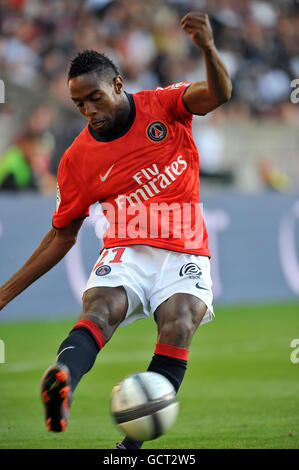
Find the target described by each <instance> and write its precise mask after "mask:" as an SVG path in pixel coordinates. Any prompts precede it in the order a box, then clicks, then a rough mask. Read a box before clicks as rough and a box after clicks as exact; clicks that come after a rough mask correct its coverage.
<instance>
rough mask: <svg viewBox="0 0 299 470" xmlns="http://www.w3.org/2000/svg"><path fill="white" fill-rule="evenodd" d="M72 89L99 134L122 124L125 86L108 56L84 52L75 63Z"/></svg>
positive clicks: (70, 71) (72, 64) (77, 57)
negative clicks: (120, 120) (120, 118)
mask: <svg viewBox="0 0 299 470" xmlns="http://www.w3.org/2000/svg"><path fill="white" fill-rule="evenodd" d="M68 86H69V90H70V94H71V98H72V100H73V101H74V103H75V104H76V106H77V108H78V110H79V111H80V113H81V114H82V115H83V116H85V117H86V119H87V120H88V122H89V124H90V125H91V126H92V127H93V128H94V129H95V130H96V131H98V132H100V133H103V132H107V131H110V130H111V129H113V128H114V127H115V126H116V125H117V124H118V119H119V117H120V115H121V112H122V107H123V103H124V93H123V87H124V84H123V79H122V77H121V76H120V74H119V71H118V69H117V67H116V66H115V65H114V63H113V62H112V61H111V60H110V59H109V58H108V57H106V56H105V55H104V54H99V53H98V52H96V51H92V50H86V51H84V52H80V53H79V54H78V55H77V56H76V57H75V58H74V59H73V60H72V62H71V66H70V69H69V73H68Z"/></svg>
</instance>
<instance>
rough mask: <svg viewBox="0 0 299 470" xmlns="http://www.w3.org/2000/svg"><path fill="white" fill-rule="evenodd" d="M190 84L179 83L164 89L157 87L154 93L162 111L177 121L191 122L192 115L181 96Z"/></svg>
mask: <svg viewBox="0 0 299 470" xmlns="http://www.w3.org/2000/svg"><path fill="white" fill-rule="evenodd" d="M190 85H192V83H188V82H181V83H175V84H174V85H169V86H167V87H166V88H161V87H157V88H156V89H155V92H156V94H157V97H158V99H159V101H160V104H161V105H162V107H163V109H165V110H166V112H167V113H168V114H171V115H172V116H173V117H174V119H176V120H178V121H185V122H186V121H189V122H190V123H191V122H192V118H193V114H192V113H191V112H190V111H189V110H188V108H187V107H186V105H185V103H184V101H183V96H184V93H185V91H186V90H187V88H189V86H190Z"/></svg>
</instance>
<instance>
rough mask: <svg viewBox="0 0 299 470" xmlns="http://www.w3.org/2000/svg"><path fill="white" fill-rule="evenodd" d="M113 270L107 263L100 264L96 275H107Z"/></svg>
mask: <svg viewBox="0 0 299 470" xmlns="http://www.w3.org/2000/svg"><path fill="white" fill-rule="evenodd" d="M110 271H111V268H110V266H107V264H104V266H100V267H99V268H98V269H97V270H96V275H97V276H106V275H107V274H109V273H110Z"/></svg>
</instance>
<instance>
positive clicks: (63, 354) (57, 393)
mask: <svg viewBox="0 0 299 470" xmlns="http://www.w3.org/2000/svg"><path fill="white" fill-rule="evenodd" d="M127 308H128V299H127V294H126V291H125V289H124V288H123V287H94V288H92V289H89V290H87V291H85V293H84V296H83V312H82V314H81V316H80V318H79V321H78V322H77V323H76V324H75V325H74V327H73V329H72V330H71V331H70V333H69V335H68V336H67V338H66V339H65V340H64V341H63V342H62V344H61V345H60V347H59V350H58V355H57V363H56V364H54V365H53V366H51V367H50V368H49V369H47V371H46V372H45V374H44V376H43V378H42V383H41V394H42V400H43V403H44V406H45V416H46V423H47V426H48V429H49V430H51V431H56V432H61V431H64V430H65V428H66V425H67V422H68V415H69V407H70V404H71V401H72V394H73V392H74V390H75V388H76V386H77V385H78V383H79V381H80V380H81V378H82V377H83V375H84V374H86V373H87V372H88V371H89V370H90V369H91V367H92V366H93V364H94V362H95V360H96V357H97V354H98V353H99V351H100V350H101V349H102V348H103V347H104V345H105V344H106V343H107V341H109V339H110V338H111V336H112V335H113V333H114V331H115V330H116V328H117V327H118V325H119V324H120V323H121V321H122V320H123V319H124V317H125V315H126V312H127Z"/></svg>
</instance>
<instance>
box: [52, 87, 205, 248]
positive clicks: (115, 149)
mask: <svg viewBox="0 0 299 470" xmlns="http://www.w3.org/2000/svg"><path fill="white" fill-rule="evenodd" d="M188 86H190V83H178V84H175V85H170V86H168V87H166V88H160V87H158V88H156V89H155V90H145V91H141V92H139V93H136V94H133V95H127V96H128V99H129V101H130V104H131V119H130V120H129V122H128V125H127V127H126V128H125V129H123V131H122V133H121V134H119V135H116V136H114V137H115V138H113V140H109V141H104V140H103V139H101V138H100V137H99V136H98V135H97V134H96V133H95V132H94V131H93V129H91V128H90V127H89V126H88V125H87V126H86V127H85V128H84V129H83V131H82V132H81V133H80V134H79V135H78V137H77V138H76V139H75V140H74V142H73V143H72V145H71V146H70V147H69V148H68V149H67V150H66V152H65V153H64V155H63V157H62V159H61V162H60V165H59V169H58V182H57V185H58V186H57V207H56V210H55V212H54V214H53V226H54V227H56V228H64V227H66V226H67V225H68V224H70V223H71V222H72V221H73V220H75V219H79V218H83V217H86V216H88V214H89V207H90V205H92V204H94V203H95V202H100V203H101V204H102V208H103V211H104V214H105V215H106V218H107V219H108V222H109V224H110V226H109V228H108V230H107V231H106V232H105V235H104V246H105V248H109V247H115V246H125V245H134V244H145V245H152V246H156V247H160V248H164V249H167V250H174V251H181V252H187V253H195V254H201V255H206V256H210V252H209V248H208V236H207V231H206V227H205V223H204V220H203V216H202V212H201V208H200V183H199V156H198V151H197V148H196V146H195V143H194V140H193V137H192V117H193V115H192V114H191V113H190V112H189V111H188V109H187V108H186V106H185V105H184V102H183V99H182V96H183V94H184V92H185V91H186V89H187V87H188Z"/></svg>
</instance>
